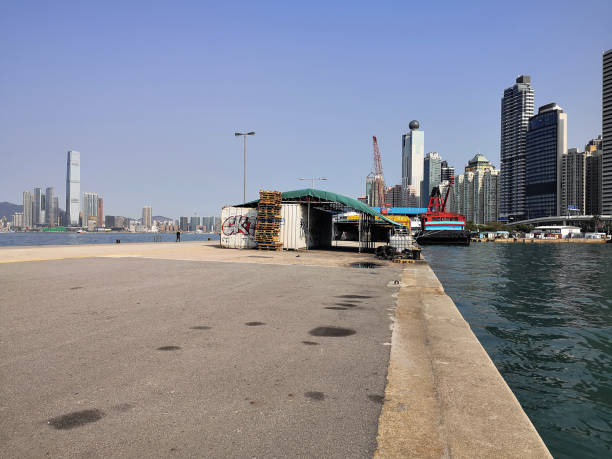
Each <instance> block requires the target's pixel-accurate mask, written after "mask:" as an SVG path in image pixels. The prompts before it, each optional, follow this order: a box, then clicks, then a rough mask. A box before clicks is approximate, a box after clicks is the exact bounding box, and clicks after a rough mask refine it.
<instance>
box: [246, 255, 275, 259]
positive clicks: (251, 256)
mask: <svg viewBox="0 0 612 459" xmlns="http://www.w3.org/2000/svg"><path fill="white" fill-rule="evenodd" d="M248 258H272V257H264V256H262V255H249V256H248Z"/></svg>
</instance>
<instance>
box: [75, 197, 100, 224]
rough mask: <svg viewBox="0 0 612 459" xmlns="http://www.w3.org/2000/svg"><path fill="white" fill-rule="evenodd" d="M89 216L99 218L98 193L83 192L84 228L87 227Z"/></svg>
mask: <svg viewBox="0 0 612 459" xmlns="http://www.w3.org/2000/svg"><path fill="white" fill-rule="evenodd" d="M77 215H78V214H77ZM89 217H96V218H95V220H96V221H97V220H98V219H97V217H98V193H87V192H85V193H83V222H82V225H83V228H87V225H88V221H89Z"/></svg>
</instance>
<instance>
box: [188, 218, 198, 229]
mask: <svg viewBox="0 0 612 459" xmlns="http://www.w3.org/2000/svg"><path fill="white" fill-rule="evenodd" d="M198 226H200V217H198V216H197V215H194V216H193V217H191V220H189V231H196V230H197V229H198Z"/></svg>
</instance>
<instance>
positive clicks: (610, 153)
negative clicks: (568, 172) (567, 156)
mask: <svg viewBox="0 0 612 459" xmlns="http://www.w3.org/2000/svg"><path fill="white" fill-rule="evenodd" d="M602 81H603V86H602V98H601V102H602V104H601V133H602V136H603V145H602V152H603V153H602V192H601V198H602V212H603V213H604V214H606V215H612V49H609V50H608V51H606V52H605V53H604V54H603V80H602Z"/></svg>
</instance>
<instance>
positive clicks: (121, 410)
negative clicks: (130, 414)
mask: <svg viewBox="0 0 612 459" xmlns="http://www.w3.org/2000/svg"><path fill="white" fill-rule="evenodd" d="M111 408H112V409H113V410H115V411H117V412H119V413H125V412H126V411H130V410H131V409H132V408H134V405H132V404H130V403H119V404H118V405H115V406H112V407H111Z"/></svg>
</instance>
